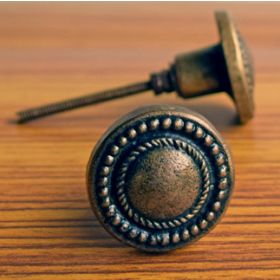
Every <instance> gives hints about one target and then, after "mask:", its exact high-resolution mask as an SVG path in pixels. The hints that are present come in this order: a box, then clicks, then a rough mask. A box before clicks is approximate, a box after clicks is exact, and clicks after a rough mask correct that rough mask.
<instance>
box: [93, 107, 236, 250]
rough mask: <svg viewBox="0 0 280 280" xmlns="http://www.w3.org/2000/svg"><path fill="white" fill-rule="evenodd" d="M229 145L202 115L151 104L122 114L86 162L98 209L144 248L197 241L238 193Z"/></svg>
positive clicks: (120, 235) (111, 228) (112, 227)
mask: <svg viewBox="0 0 280 280" xmlns="http://www.w3.org/2000/svg"><path fill="white" fill-rule="evenodd" d="M233 173H234V171H233V164H232V160H231V156H230V153H229V150H228V148H227V147H226V145H225V143H224V141H223V139H222V138H221V136H220V135H219V133H218V132H217V131H216V130H215V128H214V127H213V126H212V125H211V124H210V123H209V122H208V121H207V120H206V119H205V118H203V117H202V116H200V115H199V114H197V113H194V112H192V111H190V110H187V109H186V108H184V107H179V106H167V105H162V106H148V107H144V108H141V109H138V110H136V111H134V112H132V113H130V114H128V115H127V116H126V117H124V118H122V119H121V120H119V121H117V122H116V123H115V124H114V125H113V126H112V127H111V128H110V129H109V130H108V131H107V133H105V135H104V136H103V137H102V139H101V140H100V141H99V143H97V145H96V147H95V149H94V150H93V152H92V154H91V157H90V160H89V163H88V169H87V183H88V193H89V198H90V202H91V205H92V208H93V210H94V213H95V214H96V216H97V218H98V219H99V221H100V222H101V224H102V225H103V226H104V227H105V229H106V230H107V231H108V232H110V233H111V234H112V235H113V236H114V237H116V238H117V239H119V240H121V241H123V242H124V243H126V244H128V245H131V246H133V247H136V248H139V249H141V250H144V251H150V252H164V251H169V250H172V249H175V248H179V247H182V246H184V245H186V244H189V243H190V242H192V241H194V240H197V239H198V238H200V237H202V236H203V235H204V234H205V233H207V232H208V231H209V230H210V229H212V228H213V227H214V225H215V224H216V223H217V222H218V220H219V218H220V217H221V215H222V214H223V213H224V211H225V209H226V206H227V204H228V202H229V198H230V196H231V193H232V189H233V183H234V175H233Z"/></svg>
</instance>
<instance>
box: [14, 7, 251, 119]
mask: <svg viewBox="0 0 280 280" xmlns="http://www.w3.org/2000/svg"><path fill="white" fill-rule="evenodd" d="M215 15H216V22H217V26H218V29H219V33H220V41H219V43H217V44H216V45H213V46H210V47H208V48H205V49H202V50H197V51H194V52H189V53H185V54H181V55H178V56H176V58H175V62H174V63H172V64H171V66H170V68H169V69H168V70H165V71H161V72H158V73H154V74H152V75H151V77H150V80H148V81H145V82H140V83H136V84H132V85H129V86H125V87H121V88H117V89H113V90H108V91H103V92H100V93H95V94H89V95H86V96H82V97H78V98H74V99H70V100H66V101H63V102H58V103H54V104H49V105H45V106H41V107H38V108H33V109H29V110H25V111H22V112H19V113H18V120H17V121H18V123H24V122H28V121H31V120H33V119H37V118H40V117H43V116H47V115H52V114H55V113H59V112H63V111H67V110H72V109H75V108H79V107H83V106H88V105H91V104H96V103H100V102H104V101H108V100H111V99H116V98H122V97H126V96H130V95H133V94H137V93H141V92H144V91H147V90H153V91H154V92H155V94H157V95H158V94H161V93H164V92H172V91H175V92H177V93H178V95H179V96H181V97H183V98H192V97H196V96H202V95H205V94H211V93H216V92H227V93H228V94H229V96H230V97H231V98H232V99H233V101H234V103H235V105H236V108H237V112H238V116H239V119H240V122H241V123H246V122H247V121H248V120H249V119H251V118H252V117H253V116H254V96H253V89H254V71H253V66H252V61H251V56H250V53H249V50H248V48H247V47H246V44H245V42H244V40H243V38H242V37H241V35H240V33H239V32H238V30H237V29H236V27H235V25H234V24H233V21H232V20H231V18H230V17H229V15H228V14H227V13H226V12H224V11H221V12H216V14H215Z"/></svg>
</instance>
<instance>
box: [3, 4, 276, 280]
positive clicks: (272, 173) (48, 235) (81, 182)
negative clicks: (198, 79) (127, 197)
mask: <svg viewBox="0 0 280 280" xmlns="http://www.w3.org/2000/svg"><path fill="white" fill-rule="evenodd" d="M215 9H227V10H229V11H230V12H231V13H232V15H233V16H234V18H235V21H236V22H237V24H238V26H239V28H240V29H241V31H242V33H243V34H244V36H245V37H246V38H247V41H248V43H249V45H250V46H251V49H252V52H253V55H254V58H255V69H256V84H257V85H256V91H255V99H256V108H257V110H256V116H255V118H254V119H253V120H252V121H250V122H249V123H248V124H246V125H244V126H239V125H237V124H236V121H235V120H236V112H235V109H234V105H233V103H232V102H231V100H230V99H229V98H228V97H227V96H226V94H217V95H212V96H209V97H201V98H198V99H195V100H187V101H186V100H181V99H179V98H176V97H175V95H174V94H169V95H165V96H163V97H154V96H153V95H152V94H151V93H150V92H148V93H145V94H143V95H142V96H141V95H139V96H135V97H132V98H127V99H123V100H120V101H113V102H110V103H107V104H102V105H98V106H95V107H88V108H84V109H80V110H77V111H73V112H69V113H64V114H60V115H57V116H53V117H50V118H46V119H43V120H41V121H36V122H33V123H30V124H28V125H25V126H18V125H15V124H13V123H12V122H11V120H12V119H14V115H15V114H14V113H15V112H16V111H18V110H21V109H25V108H26V107H32V106H36V105H41V104H44V103H48V102H52V101H58V100H61V99H64V98H68V97H74V96H78V95H80V94H84V93H87V92H90V91H96V90H101V89H106V88H111V87H114V86H120V85H123V84H126V83H130V82H135V81H138V80H144V79H146V78H147V77H148V75H149V73H150V72H153V71H157V70H161V69H162V68H166V67H167V66H168V65H169V63H171V62H172V59H173V57H174V55H175V54H177V53H179V52H184V51H189V50H192V49H196V48H200V47H204V46H207V45H210V44H212V43H215V42H216V41H217V39H218V35H217V30H216V26H215V22H214V18H213V10H215ZM279 12H280V4H277V3H275V4H272V3H260V4H257V3H229V4H225V3H207V4H206V3H196V4H194V3H174V4H172V3H84V4H79V3H73V4H72V3H71V4H70V3H64V4H63V3H53V4H51V3H41V4H40V3H34V4H32V3H25V4H24V3H22V4H20V3H1V4H0V34H1V35H0V61H1V63H0V92H1V97H0V98H1V102H0V106H1V107H0V118H1V120H0V275H1V276H0V278H1V279H49V278H50V279H81V280H82V279H143V278H146V279H221V278H223V279H224V278H226V279H249V278H251V279H279V278H280V234H279V233H280V189H279V181H280V172H279V169H280V148H279V145H280V129H279V122H280V109H279V104H280V76H279V75H280V48H279V47H280V28H279V24H280V17H279ZM159 103H161V104H163V103H165V104H166V103H173V104H184V105H186V106H188V107H189V108H191V109H193V110H196V111H198V112H200V113H201V114H203V115H204V116H206V117H207V118H208V119H209V120H210V121H211V122H212V123H213V124H214V125H215V126H216V127H217V129H218V130H220V132H221V133H222V135H223V136H224V138H225V139H226V141H227V143H228V144H229V146H230V147H231V150H232V154H233V158H234V161H235V167H236V185H235V191H234V194H233V197H232V200H231V203H230V207H229V208H228V211H227V213H226V215H225V216H224V217H223V219H222V221H221V223H220V224H219V225H218V226H217V227H216V228H215V229H214V230H213V231H212V232H211V233H209V234H208V235H207V236H205V237H204V238H202V239H201V240H199V241H198V242H196V243H194V244H192V245H191V246H189V247H185V248H183V249H180V250H177V251H173V252H171V253H168V254H163V255H149V254H144V253H141V252H138V251H136V250H134V249H133V248H129V247H126V246H125V245H123V244H121V243H119V242H118V241H116V240H115V239H113V238H112V237H111V236H109V234H108V233H107V232H105V230H104V229H103V228H102V227H101V226H100V225H99V223H98V222H97V221H96V219H95V217H94V215H93V214H92V212H91V209H90V206H89V202H88V198H87V193H86V187H85V168H86V164H87V161H88V158H89V154H90V152H91V150H92V148H93V147H94V146H95V144H96V141H97V140H98V139H99V138H100V137H101V135H102V134H103V133H104V132H105V131H106V130H107V129H108V128H109V127H110V126H111V124H112V123H113V122H114V121H115V120H117V119H118V118H120V117H121V116H122V115H123V114H126V113H127V112H129V111H131V110H133V109H135V108H137V107H138V106H139V105H140V104H141V105H145V104H159Z"/></svg>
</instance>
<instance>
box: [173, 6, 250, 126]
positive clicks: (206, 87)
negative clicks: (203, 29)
mask: <svg viewBox="0 0 280 280" xmlns="http://www.w3.org/2000/svg"><path fill="white" fill-rule="evenodd" d="M215 15H216V21H217V25H218V29H219V33H220V40H221V41H220V43H219V44H217V45H214V46H211V47H208V48H206V49H202V50H199V51H196V52H191V53H186V54H183V55H179V56H177V57H176V59H175V64H174V66H173V69H174V70H173V71H175V74H174V75H175V77H176V81H177V82H176V84H177V91H178V92H179V94H180V95H181V96H182V97H184V98H189V97H195V96H200V95H205V94H209V93H215V92H221V91H226V92H228V93H229V94H230V96H231V97H232V98H233V100H234V102H235V104H236V108H237V110H238V113H239V117H240V120H241V122H243V123H245V122H247V121H248V120H249V119H251V118H252V117H253V116H254V100H253V99H254V98H253V87H254V74H253V67H252V60H251V56H250V53H249V51H248V49H247V47H246V44H245V42H244V40H243V38H242V37H241V35H240V34H239V32H238V31H237V29H236V28H235V26H234V24H233V21H232V20H231V19H230V17H229V15H228V14H227V13H226V12H216V13H215Z"/></svg>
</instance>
